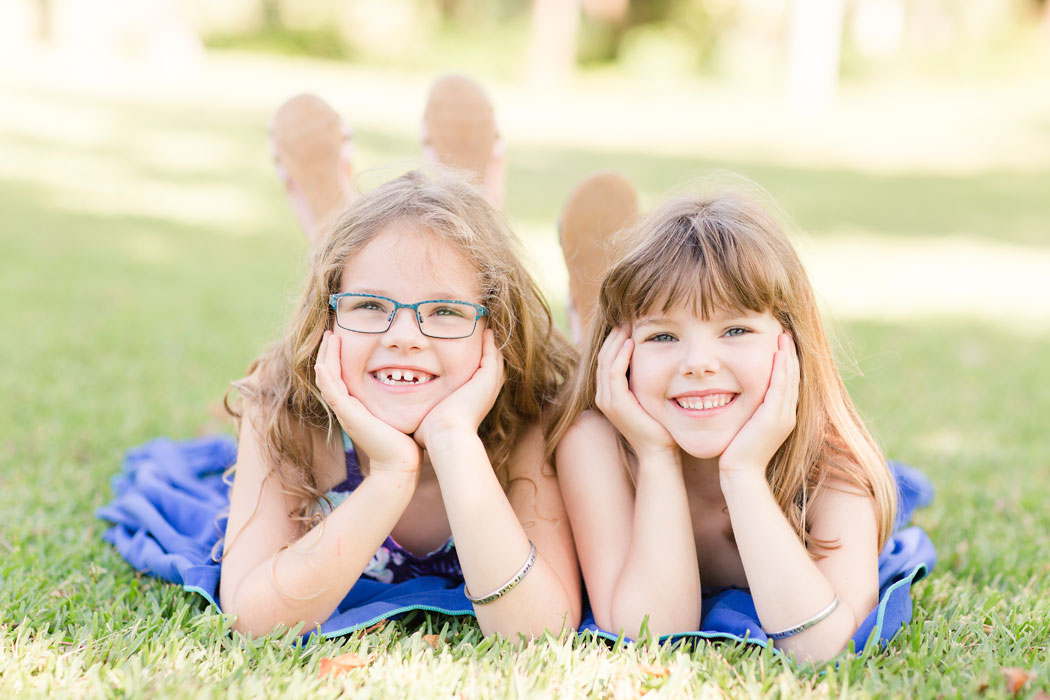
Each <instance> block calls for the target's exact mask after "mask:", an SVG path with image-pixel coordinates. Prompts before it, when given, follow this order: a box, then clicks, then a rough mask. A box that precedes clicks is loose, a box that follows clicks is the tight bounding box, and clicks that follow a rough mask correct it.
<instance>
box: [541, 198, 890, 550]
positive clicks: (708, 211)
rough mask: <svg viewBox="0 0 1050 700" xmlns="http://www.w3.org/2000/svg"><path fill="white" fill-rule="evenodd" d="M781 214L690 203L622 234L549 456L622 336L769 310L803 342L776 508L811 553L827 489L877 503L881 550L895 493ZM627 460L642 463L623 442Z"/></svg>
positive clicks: (776, 482)
mask: <svg viewBox="0 0 1050 700" xmlns="http://www.w3.org/2000/svg"><path fill="white" fill-rule="evenodd" d="M775 210H776V209H775V206H774V205H772V204H770V205H769V206H763V205H761V204H759V201H758V197H757V196H754V195H752V194H749V193H744V192H735V191H720V192H715V193H713V194H706V195H683V196H679V197H676V198H674V199H672V200H671V201H669V202H667V203H666V204H664V205H663V206H661V207H659V208H658V209H656V210H655V211H653V212H652V213H651V214H650V215H649V216H648V217H646V218H645V219H644V220H642V221H641V222H639V223H638V224H637V225H636V226H635V227H634V228H632V229H630V230H628V231H627V232H625V233H624V234H622V236H621V240H620V247H621V249H622V250H621V253H622V254H621V256H620V257H619V261H618V262H617V263H616V264H615V265H614V266H613V268H612V269H611V270H610V271H609V273H608V274H607V275H606V277H605V280H604V282H603V283H602V287H601V294H600V297H599V301H598V309H597V311H596V313H595V317H594V320H593V323H592V325H591V328H590V334H589V337H588V338H587V340H586V345H585V347H584V349H583V357H582V360H581V363H580V367H579V368H578V370H577V374H576V375H575V378H574V379H573V380H572V381H571V382H570V383H569V384H567V385H566V386H565V387H564V389H563V396H562V397H560V400H559V406H558V410H557V411H556V413H555V414H554V417H553V418H552V420H551V427H550V430H549V431H548V445H547V451H548V456H551V455H552V454H553V451H554V449H555V447H556V445H557V443H558V441H559V440H560V439H561V438H562V437H563V436H564V435H565V433H566V431H567V430H568V429H569V428H570V427H571V426H572V424H573V423H574V422H575V421H576V419H577V418H578V417H579V416H580V414H581V413H583V412H584V411H586V410H597V408H596V406H595V402H594V400H595V390H596V378H595V372H596V369H597V364H598V352H599V350H600V349H601V347H602V343H603V342H604V340H605V338H606V337H607V336H608V335H609V333H610V331H611V330H612V329H613V328H617V327H619V326H621V325H624V324H631V323H634V322H635V321H636V320H638V319H639V318H640V317H642V316H645V315H648V314H650V313H653V312H656V311H657V310H660V311H661V312H663V313H666V312H668V311H669V310H670V309H671V308H673V307H676V306H678V305H679V304H692V308H693V309H695V310H696V312H697V313H698V315H700V316H701V317H702V318H704V319H707V318H709V317H710V316H711V314H712V313H713V312H714V311H715V310H716V309H727V310H731V311H737V312H743V311H749V312H757V313H765V312H769V313H770V314H771V315H772V316H773V317H774V318H776V320H777V321H779V322H780V325H781V326H783V327H784V329H785V330H787V331H789V332H790V333H791V335H792V337H793V338H794V340H795V346H796V347H797V349H798V358H799V365H800V370H801V379H800V391H799V398H798V408H797V414H796V419H797V422H796V425H795V429H794V430H793V431H792V433H791V434H790V436H789V437H788V438H787V440H786V441H785V442H784V444H783V445H782V446H781V447H780V448H779V449H778V450H777V452H776V454H775V455H774V456H773V458H772V460H770V462H769V464H768V465H767V467H766V479H767V481H768V482H769V485H770V487H771V489H772V492H773V495H774V497H775V498H776V501H777V504H778V505H779V506H780V509H781V511H782V512H783V513H784V515H785V516H786V517H787V519H788V521H789V522H790V523H791V525H792V527H793V528H794V530H795V531H796V533H797V534H798V536H799V538H800V539H801V540H802V541H803V543H806V544H808V543H809V542H810V541H811V538H810V537H809V533H808V525H807V516H806V513H807V505H808V504H809V503H811V502H812V498H813V496H814V495H815V494H817V493H819V492H820V490H821V489H822V488H825V487H826V486H827V485H828V484H829V482H836V483H838V484H846V485H848V486H851V487H853V488H855V489H859V490H860V491H861V492H863V493H866V494H868V495H869V496H871V497H872V499H873V500H874V503H875V512H876V517H877V519H878V531H879V546H880V548H881V546H882V544H883V543H884V542H885V541H886V539H887V538H888V537H889V535H890V532H891V531H892V527H893V522H894V514H895V512H896V507H897V489H896V483H895V481H894V479H893V476H892V474H891V473H890V471H889V468H888V467H887V465H886V461H885V459H883V457H882V454H881V453H880V451H879V449H878V447H877V446H876V444H875V441H874V440H873V439H872V437H871V435H870V433H869V432H868V430H867V429H866V428H865V427H864V424H863V423H862V422H861V419H860V417H859V416H858V414H857V411H856V409H855V408H854V406H853V402H852V401H851V400H850V397H849V394H848V393H847V392H846V388H845V385H844V384H843V382H842V378H841V376H840V375H839V372H838V369H837V366H836V363H835V359H834V357H833V355H832V351H831V346H830V343H829V342H828V338H827V335H826V333H825V331H824V326H823V324H822V322H821V317H820V313H819V311H818V309H817V305H816V302H815V300H814V295H813V289H812V287H811V285H810V282H809V278H808V276H807V275H806V271H805V269H804V268H803V267H802V263H801V261H800V260H799V258H798V255H797V254H796V252H795V250H794V248H793V247H792V245H791V243H790V242H789V240H788V237H787V235H786V232H785V227H784V226H783V225H782V224H781V221H780V220H781V219H782V218H783V217H782V216H781V215H780V214H779V212H778V213H777V214H774V213H773V212H774V211H775ZM621 452H622V453H623V454H624V455H625V457H626V458H627V462H628V463H633V460H634V457H633V455H632V454H631V451H630V448H629V446H628V445H627V444H626V441H625V440H623V439H622V438H621ZM814 544H817V545H820V546H828V545H829V544H832V543H825V542H823V541H819V542H817V541H814Z"/></svg>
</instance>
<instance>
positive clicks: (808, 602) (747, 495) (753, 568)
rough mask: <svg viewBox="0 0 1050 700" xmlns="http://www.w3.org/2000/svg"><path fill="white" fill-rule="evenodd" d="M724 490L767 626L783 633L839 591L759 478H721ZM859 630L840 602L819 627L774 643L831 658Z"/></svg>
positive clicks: (806, 654) (753, 592)
mask: <svg viewBox="0 0 1050 700" xmlns="http://www.w3.org/2000/svg"><path fill="white" fill-rule="evenodd" d="M722 492H723V494H724V496H725V498H726V505H727V506H728V508H729V516H730V519H731V521H732V525H733V535H734V537H735V539H736V544H737V548H738V549H739V551H740V558H741V561H742V562H743V565H744V571H745V573H746V574H747V581H748V587H749V588H750V590H751V595H752V597H753V598H754V602H755V609H756V611H757V612H758V617H759V620H760V621H761V623H762V626H763V628H764V629H765V630H766V631H767V632H774V631H780V630H785V629H788V628H791V627H793V626H795V625H797V624H799V623H801V622H803V621H805V620H807V619H809V618H810V617H812V616H813V615H815V614H816V613H818V612H819V611H821V610H823V609H825V608H826V607H827V605H828V604H829V603H830V602H831V601H832V600H833V599H834V598H835V596H836V591H835V589H834V587H833V586H832V584H831V583H830V582H829V581H828V579H827V578H826V577H825V576H824V574H823V573H822V572H821V571H820V569H819V568H817V565H816V564H815V563H814V562H813V560H812V558H811V557H810V555H809V552H808V551H807V550H806V548H805V547H804V546H803V544H802V542H801V541H800V540H799V538H798V535H797V534H796V533H795V532H794V531H793V530H792V528H791V526H790V524H789V523H788V521H787V519H786V518H785V517H784V515H783V513H782V512H781V511H780V508H779V507H778V506H777V503H776V501H775V500H774V498H773V495H772V492H771V491H770V489H769V486H768V484H767V482H766V481H765V479H764V478H763V477H762V476H761V474H758V473H755V474H753V475H752V474H746V475H730V476H725V475H723V477H722ZM856 626H857V622H856V618H855V616H854V613H853V611H851V610H850V608H849V607H848V606H847V605H845V604H840V605H839V606H838V608H836V609H835V610H834V612H832V613H831V614H830V615H829V616H828V617H827V618H826V619H824V620H822V621H821V622H820V623H819V624H817V625H814V626H813V627H811V628H810V629H808V630H806V631H804V632H801V633H799V634H797V635H795V636H792V637H788V638H786V639H783V640H779V641H776V642H775V645H776V646H777V648H779V649H783V650H785V651H794V652H796V653H797V654H799V655H800V656H802V657H805V658H811V659H824V658H829V657H830V656H833V655H834V654H836V653H838V652H839V651H841V650H842V649H843V647H845V644H846V642H847V641H848V640H849V638H850V636H851V635H852V634H853V632H854V631H855V630H856Z"/></svg>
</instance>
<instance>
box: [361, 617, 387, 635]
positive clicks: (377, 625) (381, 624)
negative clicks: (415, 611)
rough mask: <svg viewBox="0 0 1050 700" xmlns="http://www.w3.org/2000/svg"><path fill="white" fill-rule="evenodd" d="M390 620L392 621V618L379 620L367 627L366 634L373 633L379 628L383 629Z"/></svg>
mask: <svg viewBox="0 0 1050 700" xmlns="http://www.w3.org/2000/svg"><path fill="white" fill-rule="evenodd" d="M388 622H390V620H380V621H379V622H377V623H375V624H374V625H372V626H371V627H366V628H365V634H371V633H373V632H378V631H379V630H381V629H383V628H384V627H386V623H388Z"/></svg>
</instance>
